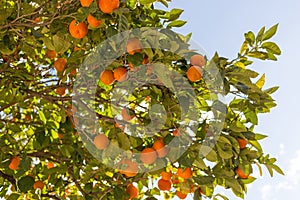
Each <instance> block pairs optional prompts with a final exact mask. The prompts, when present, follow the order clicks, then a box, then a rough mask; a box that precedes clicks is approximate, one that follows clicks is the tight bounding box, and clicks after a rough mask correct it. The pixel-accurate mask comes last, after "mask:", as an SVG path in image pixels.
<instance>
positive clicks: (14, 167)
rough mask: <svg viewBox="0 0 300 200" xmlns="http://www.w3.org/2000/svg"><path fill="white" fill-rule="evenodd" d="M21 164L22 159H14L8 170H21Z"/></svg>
mask: <svg viewBox="0 0 300 200" xmlns="http://www.w3.org/2000/svg"><path fill="white" fill-rule="evenodd" d="M20 162H21V158H19V157H13V158H12V159H11V161H10V164H9V165H8V168H9V169H11V170H17V169H18V168H19V165H20Z"/></svg>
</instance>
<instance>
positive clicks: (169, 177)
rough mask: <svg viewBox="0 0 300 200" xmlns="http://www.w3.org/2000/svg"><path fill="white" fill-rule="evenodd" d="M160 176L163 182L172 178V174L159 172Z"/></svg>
mask: <svg viewBox="0 0 300 200" xmlns="http://www.w3.org/2000/svg"><path fill="white" fill-rule="evenodd" d="M160 175H161V178H162V179H164V180H171V178H172V172H161V173H160Z"/></svg>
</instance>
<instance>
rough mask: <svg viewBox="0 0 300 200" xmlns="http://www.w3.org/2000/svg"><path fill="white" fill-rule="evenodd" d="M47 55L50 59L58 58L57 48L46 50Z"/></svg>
mask: <svg viewBox="0 0 300 200" xmlns="http://www.w3.org/2000/svg"><path fill="white" fill-rule="evenodd" d="M46 57H47V58H50V59H54V58H56V51H55V50H49V49H48V50H47V51H46Z"/></svg>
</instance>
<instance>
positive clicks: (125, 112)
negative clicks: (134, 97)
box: [121, 108, 134, 121]
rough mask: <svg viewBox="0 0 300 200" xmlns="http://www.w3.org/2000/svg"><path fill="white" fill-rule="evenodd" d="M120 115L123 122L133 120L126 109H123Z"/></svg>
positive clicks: (132, 116)
mask: <svg viewBox="0 0 300 200" xmlns="http://www.w3.org/2000/svg"><path fill="white" fill-rule="evenodd" d="M121 115H122V118H123V120H125V121H130V120H132V119H133V118H134V115H130V113H129V110H128V109H127V108H123V110H122V113H121Z"/></svg>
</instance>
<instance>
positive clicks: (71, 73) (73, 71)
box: [70, 68, 77, 77]
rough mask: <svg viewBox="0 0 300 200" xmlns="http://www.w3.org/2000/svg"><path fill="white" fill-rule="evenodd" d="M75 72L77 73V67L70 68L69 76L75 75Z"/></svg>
mask: <svg viewBox="0 0 300 200" xmlns="http://www.w3.org/2000/svg"><path fill="white" fill-rule="evenodd" d="M76 74H77V69H76V68H74V69H72V70H71V71H70V76H71V77H74V76H76Z"/></svg>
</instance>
